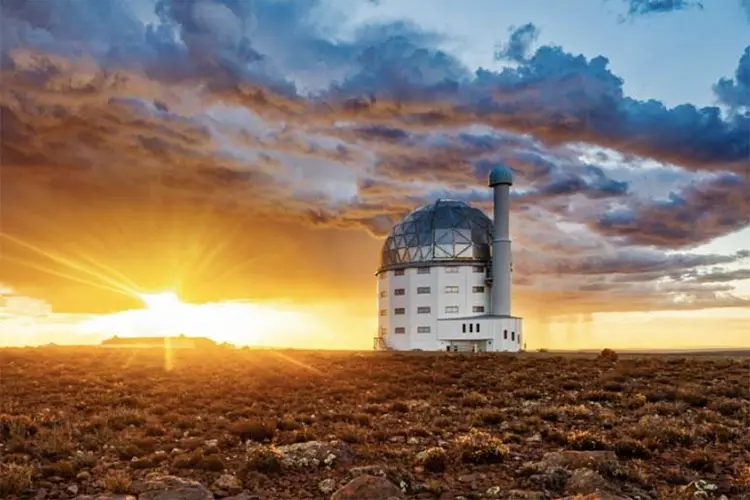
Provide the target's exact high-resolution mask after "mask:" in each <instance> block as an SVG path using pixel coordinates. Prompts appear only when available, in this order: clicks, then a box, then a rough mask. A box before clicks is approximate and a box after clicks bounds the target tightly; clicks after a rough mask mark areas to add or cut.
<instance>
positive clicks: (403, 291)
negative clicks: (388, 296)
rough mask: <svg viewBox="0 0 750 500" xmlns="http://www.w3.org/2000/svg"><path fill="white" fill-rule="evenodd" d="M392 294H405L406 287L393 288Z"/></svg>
mask: <svg viewBox="0 0 750 500" xmlns="http://www.w3.org/2000/svg"><path fill="white" fill-rule="evenodd" d="M393 295H406V288H396V289H395V290H393Z"/></svg>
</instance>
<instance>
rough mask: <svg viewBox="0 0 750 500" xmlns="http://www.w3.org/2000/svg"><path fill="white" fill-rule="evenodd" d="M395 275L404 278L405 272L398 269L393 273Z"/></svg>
mask: <svg viewBox="0 0 750 500" xmlns="http://www.w3.org/2000/svg"><path fill="white" fill-rule="evenodd" d="M393 275H394V276H403V275H404V270H403V269H396V270H395V271H393Z"/></svg>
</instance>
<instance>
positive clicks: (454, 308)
mask: <svg viewBox="0 0 750 500" xmlns="http://www.w3.org/2000/svg"><path fill="white" fill-rule="evenodd" d="M445 312H447V313H457V312H458V306H445Z"/></svg>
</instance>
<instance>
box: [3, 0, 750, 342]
mask: <svg viewBox="0 0 750 500" xmlns="http://www.w3.org/2000/svg"><path fill="white" fill-rule="evenodd" d="M94 3H97V4H103V3H107V5H108V7H109V8H107V9H105V8H97V9H93V8H92V6H93V5H94ZM66 5H67V4H66ZM156 5H157V9H156V11H155V12H156V14H155V15H154V19H156V17H157V15H158V18H159V21H158V25H153V24H152V25H146V24H144V22H143V21H142V20H141V19H139V18H138V15H137V14H136V13H134V12H131V11H129V10H128V9H127V5H126V4H125V3H122V2H109V1H108V0H92V2H79V3H77V4H75V6H69V7H66V8H65V9H63V8H62V7H60V6H58V5H57V4H54V5H50V6H49V8H44V9H42V8H40V7H38V6H37V5H36V3H34V2H27V3H19V4H14V5H12V6H11V5H9V6H7V7H6V6H4V12H3V14H4V15H3V19H2V26H1V27H2V31H3V44H2V46H3V52H2V72H3V86H2V90H0V106H2V107H1V108H0V111H1V112H2V143H1V148H0V155H2V156H0V159H2V186H1V187H0V189H1V190H2V209H3V214H2V223H3V225H2V232H3V233H4V235H5V237H4V238H3V239H2V245H3V249H2V251H3V259H2V261H0V276H2V279H3V282H4V283H7V284H8V285H9V286H12V287H13V289H14V290H15V291H16V294H17V295H19V296H28V297H35V298H38V299H40V300H43V301H44V303H46V304H49V305H50V307H51V308H52V309H53V310H54V311H57V312H59V313H63V314H65V313H70V314H78V313H81V314H83V313H85V314H94V313H116V312H118V311H122V310H129V309H136V308H139V307H141V304H140V302H139V300H138V298H137V297H136V296H135V295H133V294H132V293H130V291H128V290H135V289H137V291H138V292H148V291H151V290H162V289H174V290H178V291H179V293H180V294H181V296H182V297H183V298H184V299H185V300H187V301H192V302H196V303H197V302H220V301H226V300H233V299H243V300H248V301H255V302H263V301H270V300H277V299H289V300H294V301H296V302H297V303H298V305H299V307H303V305H309V306H310V307H312V305H314V304H316V303H319V302H325V303H331V302H335V301H336V300H340V301H342V303H345V304H347V307H348V308H350V310H355V309H356V310H357V311H358V313H357V314H360V312H361V313H362V316H363V317H364V316H366V314H367V313H365V312H363V311H368V307H370V306H371V305H372V294H373V288H374V281H373V272H374V271H375V269H376V267H377V265H378V254H379V245H380V238H381V237H382V236H383V235H384V234H385V232H387V231H388V229H389V228H390V226H391V225H392V224H393V222H394V221H395V220H397V219H398V218H399V217H401V216H402V215H403V214H405V213H406V212H408V211H409V210H411V209H412V208H414V207H415V206H416V205H419V204H422V203H427V202H430V201H432V200H434V199H435V198H436V197H438V196H448V197H452V198H459V199H465V200H467V201H470V202H472V203H474V204H476V205H478V206H481V207H484V208H488V207H489V201H490V200H489V192H488V190H487V188H486V187H485V177H486V174H487V172H488V170H489V168H490V167H491V166H492V165H494V164H495V163H499V162H504V163H508V164H510V165H511V166H512V167H513V168H514V169H515V170H516V174H517V179H518V182H517V184H516V186H515V191H514V196H515V200H514V205H513V207H514V214H513V215H514V219H513V231H514V237H515V242H516V244H515V249H514V251H515V252H516V257H515V262H517V263H518V265H517V266H516V270H517V276H516V280H517V283H516V285H517V286H516V295H517V297H516V298H515V303H516V304H517V305H518V307H519V310H520V312H521V313H522V314H525V315H527V316H529V315H533V316H535V317H539V318H548V317H554V316H557V315H563V316H564V315H566V314H583V315H588V314H591V313H596V312H627V311H651V310H664V309H677V310H684V309H702V308H707V307H733V308H735V307H748V306H749V305H750V301H749V299H748V296H747V295H746V294H743V293H740V292H738V291H737V288H736V287H737V285H738V283H741V280H746V279H747V276H746V275H744V274H743V273H742V269H741V266H742V265H744V264H746V263H747V262H748V261H747V260H746V259H747V258H748V255H747V253H746V252H742V250H743V248H733V249H730V250H727V251H725V252H711V253H704V254H697V253H695V252H690V251H688V250H690V249H692V248H694V247H695V246H697V245H700V244H705V243H708V242H710V241H712V240H713V239H715V238H717V237H720V236H723V235H726V234H730V233H732V232H734V231H737V230H739V229H742V228H743V227H746V226H747V225H748V220H749V218H750V197H748V196H747V192H748V190H750V184H749V181H748V179H747V177H746V176H745V175H746V169H747V165H748V157H749V155H750V151H749V147H750V146H749V145H748V141H749V135H748V133H747V131H748V129H749V128H750V116H748V106H750V98H749V97H748V96H749V95H750V94H749V93H748V92H750V89H749V88H748V87H747V85H748V82H746V81H745V79H743V76H742V75H744V74H745V73H743V71H745V70H746V68H747V67H748V65H749V64H750V57H747V55H746V56H745V57H743V58H741V60H740V63H739V65H738V70H737V75H735V77H734V78H729V79H726V80H723V81H722V82H719V83H717V98H718V100H719V102H720V103H721V104H722V105H723V106H724V108H723V111H721V112H720V110H719V108H707V109H700V108H696V107H694V106H692V105H685V106H683V107H680V108H675V109H668V108H666V107H664V106H663V105H661V103H658V102H656V101H650V102H641V101H636V100H634V99H630V98H628V97H627V96H626V95H625V94H624V91H623V88H622V80H621V79H619V78H618V77H617V76H616V75H614V74H612V73H611V72H610V70H609V69H608V67H607V61H606V59H605V58H603V57H599V58H594V59H591V60H587V59H586V58H584V57H583V56H575V55H573V54H569V53H566V52H565V51H564V50H563V49H562V48H560V47H537V48H535V47H533V46H532V44H533V43H534V40H535V38H534V36H533V34H534V32H535V30H536V28H535V27H533V26H532V25H529V26H525V27H523V28H522V29H523V30H525V31H524V32H523V33H522V32H516V33H515V34H514V35H513V36H512V37H511V39H510V40H509V42H508V44H506V47H505V49H504V50H503V51H500V52H499V53H498V55H499V56H501V57H505V58H507V59H508V60H511V61H513V63H514V64H515V67H513V66H511V67H508V68H506V69H505V70H503V71H500V72H492V71H486V70H479V71H477V72H476V73H472V72H471V71H469V70H468V69H467V68H465V67H464V66H463V64H461V63H460V61H458V60H457V59H455V58H453V57H452V56H451V55H450V54H446V53H444V52H441V51H440V50H438V49H437V45H438V42H439V41H440V40H441V36H440V34H436V33H429V32H426V31H425V30H422V29H421V28H419V27H418V26H414V25H411V24H409V23H390V24H381V25H371V26H365V27H363V28H362V29H360V30H359V31H358V32H357V33H356V34H355V36H354V38H353V39H351V40H348V41H339V42H332V41H330V38H329V37H327V36H326V34H325V33H322V32H320V29H321V28H319V27H317V26H315V25H314V24H312V21H311V19H312V17H311V16H310V15H309V14H310V13H311V12H312V11H314V10H315V9H323V8H324V7H323V5H322V4H321V3H320V2H307V3H304V5H303V3H298V4H292V3H289V4H280V5H281V6H277V7H276V8H274V7H273V6H271V4H270V3H269V2H266V1H260V0H257V1H255V2H232V1H229V0H226V1H210V2H209V1H204V2H191V1H182V0H180V1H176V0H175V1H168V0H159V1H158V2H156ZM53 20H54V21H55V22H52V21H53ZM94 27H95V28H94ZM280 32H284V33H288V36H284V37H279V36H277V35H278V33H280ZM524 33H525V35H524ZM321 64H322V65H323V66H322V67H321ZM743 68H744V69H743ZM667 250H668V252H667ZM7 307H9V306H8V305H7V304H6V308H7ZM357 317H360V316H357ZM365 337H369V333H367V334H365Z"/></svg>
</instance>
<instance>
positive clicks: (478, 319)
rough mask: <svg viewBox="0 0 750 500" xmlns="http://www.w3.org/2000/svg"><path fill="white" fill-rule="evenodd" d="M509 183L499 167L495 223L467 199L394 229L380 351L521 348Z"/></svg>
mask: <svg viewBox="0 0 750 500" xmlns="http://www.w3.org/2000/svg"><path fill="white" fill-rule="evenodd" d="M511 184H512V175H511V171H510V169H509V168H507V167H497V168H495V169H493V171H492V173H491V174H490V186H491V187H493V189H494V203H495V206H494V211H493V212H494V218H495V222H494V225H493V222H492V221H491V220H490V219H489V217H487V215H485V214H484V212H482V211H481V210H479V209H477V208H473V207H471V206H469V205H468V204H466V203H464V202H461V201H455V200H437V201H436V202H435V203H432V204H429V205H425V206H422V207H420V208H418V209H416V210H414V211H413V212H411V213H410V214H408V215H407V216H406V217H405V218H404V219H403V220H402V221H401V222H399V223H398V224H397V225H396V226H394V228H393V230H392V231H391V233H390V234H389V236H388V237H387V238H386V241H385V243H384V245H383V251H382V258H381V263H380V268H379V269H378V271H377V273H376V274H377V277H378V310H379V311H378V335H377V336H376V337H375V348H376V349H379V350H425V351H437V350H449V351H518V350H520V349H521V346H522V345H523V343H522V342H523V341H522V321H521V318H517V317H514V316H511V314H510V292H511V277H510V273H511V260H510V259H511V256H510V251H511V250H510V231H509V214H508V212H509V204H510V189H509V188H510V185H511Z"/></svg>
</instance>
